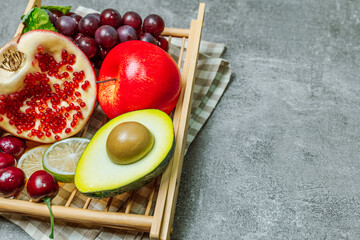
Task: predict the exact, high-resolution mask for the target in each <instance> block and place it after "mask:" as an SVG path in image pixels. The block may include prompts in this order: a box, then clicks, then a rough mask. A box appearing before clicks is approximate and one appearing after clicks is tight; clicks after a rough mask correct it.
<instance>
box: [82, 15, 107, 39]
mask: <svg viewBox="0 0 360 240" xmlns="http://www.w3.org/2000/svg"><path fill="white" fill-rule="evenodd" d="M100 26H101V24H100V20H99V19H98V18H97V17H96V16H94V15H92V14H88V15H86V16H85V17H83V18H82V19H81V20H80V21H79V25H78V28H79V32H81V33H82V34H84V35H85V36H89V37H93V36H94V34H95V31H96V29H98V28H99V27H100Z"/></svg>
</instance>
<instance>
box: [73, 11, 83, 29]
mask: <svg viewBox="0 0 360 240" xmlns="http://www.w3.org/2000/svg"><path fill="white" fill-rule="evenodd" d="M70 17H71V18H72V19H74V20H75V23H76V31H79V27H78V26H79V22H80V20H81V19H82V17H81V16H80V15H77V14H76V13H74V14H71V15H70Z"/></svg>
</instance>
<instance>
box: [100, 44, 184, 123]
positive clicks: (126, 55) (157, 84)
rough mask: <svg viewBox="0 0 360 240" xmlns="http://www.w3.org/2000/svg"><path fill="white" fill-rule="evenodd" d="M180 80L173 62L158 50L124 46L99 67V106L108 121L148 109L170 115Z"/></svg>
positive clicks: (179, 87)
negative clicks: (124, 114)
mask: <svg viewBox="0 0 360 240" xmlns="http://www.w3.org/2000/svg"><path fill="white" fill-rule="evenodd" d="M180 79H181V77H180V71H179V69H178V67H177V65H176V63H175V61H174V60H173V59H172V58H171V56H170V55H169V54H167V53H166V52H165V51H164V50H162V49H161V48H159V47H157V46H156V45H154V44H151V43H148V42H144V41H138V40H134V41H128V42H124V43H121V44H119V45H117V46H116V47H114V48H113V49H112V50H111V51H110V52H109V53H108V55H107V56H106V58H105V60H104V62H103V64H102V66H101V69H100V72H99V81H100V82H101V83H99V84H98V85H99V89H98V100H99V104H100V106H101V108H102V109H103V111H104V112H105V114H106V115H107V116H108V117H109V118H114V117H116V116H118V115H120V114H123V113H126V112H130V111H134V110H140V109H151V108H155V109H159V110H162V111H164V112H166V113H167V114H169V113H170V112H171V111H172V110H173V109H174V107H175V105H176V103H177V100H178V98H179V95H180V91H181V82H180Z"/></svg>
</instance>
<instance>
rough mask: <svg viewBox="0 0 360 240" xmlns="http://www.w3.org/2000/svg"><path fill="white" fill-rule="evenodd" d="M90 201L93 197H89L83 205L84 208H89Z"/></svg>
mask: <svg viewBox="0 0 360 240" xmlns="http://www.w3.org/2000/svg"><path fill="white" fill-rule="evenodd" d="M90 203H91V198H87V199H86V202H85V204H84V206H83V209H87V208H88V207H89V205H90Z"/></svg>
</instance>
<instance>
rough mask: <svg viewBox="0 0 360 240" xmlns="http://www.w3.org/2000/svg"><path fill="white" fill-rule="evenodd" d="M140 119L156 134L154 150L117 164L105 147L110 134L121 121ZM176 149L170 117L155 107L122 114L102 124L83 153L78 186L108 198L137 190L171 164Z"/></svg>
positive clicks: (84, 191) (85, 192)
mask: <svg viewBox="0 0 360 240" xmlns="http://www.w3.org/2000/svg"><path fill="white" fill-rule="evenodd" d="M126 122H138V123H140V124H142V125H144V126H145V127H146V128H147V129H148V130H149V131H150V133H151V134H152V135H153V137H154V143H153V146H152V148H151V150H150V151H149V152H148V153H147V154H146V155H145V156H144V157H142V158H141V159H140V160H138V161H136V162H134V163H130V164H117V163H114V162H113V161H112V160H111V159H110V157H109V155H108V153H107V149H106V142H107V139H108V136H109V134H110V133H111V132H112V130H113V129H114V128H115V127H117V126H118V125H119V124H122V123H126ZM174 149H175V140H174V128H173V123H172V120H171V118H170V117H169V116H168V115H167V114H166V113H164V112H162V111H160V110H156V109H146V110H138V111H133V112H129V113H125V114H122V115H120V116H118V117H116V118H114V119H112V120H111V121H109V122H108V123H106V124H105V125H104V126H103V127H101V128H100V129H99V130H98V131H97V133H96V134H95V135H94V136H93V138H92V139H91V141H90V143H89V144H88V145H87V147H86V149H85V151H84V153H83V154H82V156H81V158H80V160H79V162H78V164H77V167H76V171H75V177H74V182H75V185H76V187H77V189H78V190H79V191H80V192H81V193H83V194H85V195H87V196H89V197H94V198H106V197H111V196H115V195H118V194H121V193H123V192H128V191H132V190H135V189H137V188H139V187H141V186H143V185H145V184H147V183H149V182H151V180H153V179H154V178H156V177H157V176H159V175H160V174H161V173H162V172H163V171H164V170H165V168H166V166H167V164H168V163H169V161H170V159H171V157H172V155H173V153H174Z"/></svg>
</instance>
